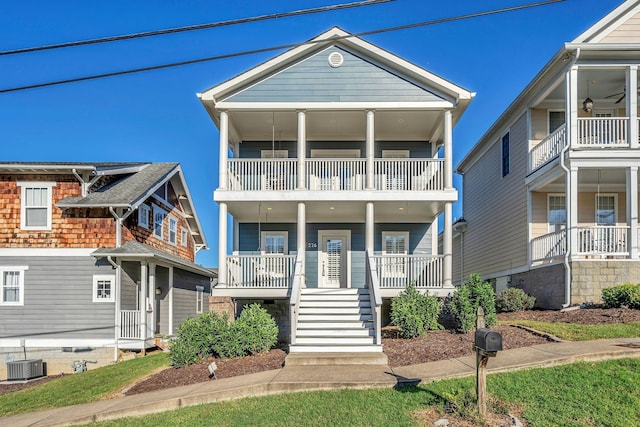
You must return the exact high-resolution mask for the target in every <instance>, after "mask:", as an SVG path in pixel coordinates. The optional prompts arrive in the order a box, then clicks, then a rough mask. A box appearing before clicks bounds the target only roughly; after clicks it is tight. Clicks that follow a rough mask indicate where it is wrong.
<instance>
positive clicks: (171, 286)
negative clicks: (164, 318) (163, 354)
mask: <svg viewBox="0 0 640 427" xmlns="http://www.w3.org/2000/svg"><path fill="white" fill-rule="evenodd" d="M173 271H174V270H173V267H169V291H168V293H167V299H168V302H169V313H168V314H169V316H168V317H169V324H168V325H167V329H169V335H173ZM160 332H162V331H160Z"/></svg>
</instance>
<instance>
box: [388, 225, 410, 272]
mask: <svg viewBox="0 0 640 427" xmlns="http://www.w3.org/2000/svg"><path fill="white" fill-rule="evenodd" d="M408 251H409V232H408V231H383V232H382V255H385V256H383V262H384V264H383V266H384V268H383V270H382V273H383V276H384V277H406V270H407V257H406V255H407V254H408Z"/></svg>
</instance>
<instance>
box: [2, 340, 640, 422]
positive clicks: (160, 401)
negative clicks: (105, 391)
mask: <svg viewBox="0 0 640 427" xmlns="http://www.w3.org/2000/svg"><path fill="white" fill-rule="evenodd" d="M624 357H640V338H628V339H610V340H596V341H583V342H560V343H549V344H540V345H536V346H532V347H524V348H518V349H514V350H506V351H502V352H499V353H498V355H497V357H495V358H492V359H490V360H489V364H488V371H489V372H505V371H513V370H518V369H526V368H532V367H541V366H544V367H548V366H554V365H561V364H566V363H572V362H576V361H599V360H607V359H618V358H624ZM471 375H475V356H466V357H460V358H457V359H449V360H442V361H438V362H429V363H422V364H419V365H411V366H403V367H399V368H393V369H390V368H389V367H387V366H382V365H337V366H317V365H309V366H289V367H285V368H283V369H278V370H273V371H267V372H261V373H257V374H251V375H243V376H240V377H233V378H226V379H221V380H215V381H210V382H206V383H199V384H193V385H188V386H182V387H175V388H171V389H167V390H159V391H155V392H150V393H143V394H138V395H134V396H124V397H121V398H116V399H110V400H103V401H99V402H94V403H87V404H83V405H76V406H70V407H65V408H59V409H51V410H47V411H40V412H33V413H29V414H22V415H15V416H10V417H2V418H0V425H3V426H12V427H18V426H59V425H69V424H84V423H89V422H92V421H100V420H108V419H114V418H121V417H128V416H136V415H144V414H151V413H157V412H162V411H168V410H172V409H177V408H180V407H184V406H191V405H197V404H201V403H209V402H216V401H222V400H229V399H235V398H239V397H249V396H261V395H267V394H276V393H286V392H294V391H308V390H333V389H340V388H372V387H393V386H396V385H397V384H417V383H420V382H422V383H425V382H431V381H434V380H438V379H444V378H453V377H463V376H471Z"/></svg>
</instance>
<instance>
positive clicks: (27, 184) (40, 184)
mask: <svg viewBox="0 0 640 427" xmlns="http://www.w3.org/2000/svg"><path fill="white" fill-rule="evenodd" d="M16 185H17V186H18V187H21V190H20V229H21V230H51V216H52V205H53V187H55V186H56V183H55V182H44V181H18V182H16ZM27 188H47V189H48V191H47V225H46V226H35V227H33V226H32V227H28V226H27V207H26V206H25V202H26V200H27V197H26V194H25V193H26V191H27Z"/></svg>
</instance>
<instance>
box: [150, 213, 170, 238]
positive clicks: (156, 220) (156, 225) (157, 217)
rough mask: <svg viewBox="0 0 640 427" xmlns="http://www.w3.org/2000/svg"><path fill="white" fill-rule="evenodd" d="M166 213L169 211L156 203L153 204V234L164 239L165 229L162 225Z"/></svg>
mask: <svg viewBox="0 0 640 427" xmlns="http://www.w3.org/2000/svg"><path fill="white" fill-rule="evenodd" d="M166 215H167V212H166V211H165V210H164V209H162V208H160V207H158V206H155V205H154V206H153V235H154V236H155V237H157V238H158V239H162V238H163V237H164V230H163V228H162V226H163V224H164V217H165V216H166Z"/></svg>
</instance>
